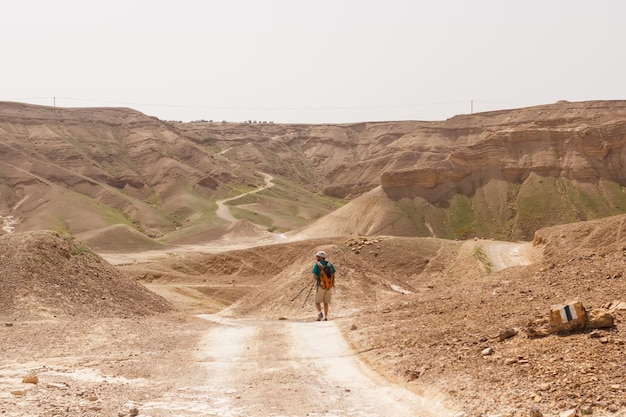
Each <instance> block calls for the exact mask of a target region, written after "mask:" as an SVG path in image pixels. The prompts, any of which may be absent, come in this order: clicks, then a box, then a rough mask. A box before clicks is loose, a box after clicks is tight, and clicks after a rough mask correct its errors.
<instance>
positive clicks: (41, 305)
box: [0, 101, 626, 417]
mask: <svg viewBox="0 0 626 417" xmlns="http://www.w3.org/2000/svg"><path fill="white" fill-rule="evenodd" d="M0 216H1V218H2V220H3V225H4V227H3V232H2V235H0V277H1V280H2V281H1V282H2V285H1V286H0V318H1V322H0V332H1V333H0V336H1V337H0V344H1V351H2V355H1V360H0V415H3V416H15V417H22V416H42V417H43V416H46V417H53V416H59V417H60V416H68V417H70V416H71V417H73V416H118V417H123V416H143V417H148V416H150V417H164V416H180V417H183V416H184V417H189V416H212V415H214V416H255V417H256V416H258V417H261V416H276V417H279V416H280V417H283V416H284V417H287V416H289V417H291V416H328V417H330V416H356V417H365V416H394V417H396V416H415V415H419V416H442V417H448V416H450V417H463V416H465V417H473V416H485V417H486V416H494V417H495V416H511V417H512V416H530V417H541V416H545V417H552V416H563V417H566V416H567V417H571V416H582V415H593V416H626V380H625V379H624V365H623V364H622V359H623V355H624V353H625V350H626V345H625V344H626V330H625V329H624V319H625V318H626V277H625V276H624V270H625V266H626V102H624V101H593V102H576V103H571V102H558V103H554V104H551V105H545V106H536V107H528V108H520V109H511V110H502V111H495V112H487V113H476V114H466V115H458V116H455V117H453V118H450V119H448V120H445V121H440V122H425V121H397V122H364V123H359V124H345V125H304V124H288V125H287V124H274V123H249V122H246V123H237V122H227V121H224V122H222V121H220V122H213V121H197V122H190V123H183V122H178V121H164V120H159V119H157V118H154V117H150V116H147V115H144V114H142V113H139V112H137V111H134V110H132V109H127V108H57V107H46V106H34V105H27V104H21V103H12V102H2V103H0ZM320 249H322V250H324V251H326V252H327V253H328V254H329V259H330V260H331V261H332V262H333V263H334V264H335V266H336V268H337V271H338V274H337V286H336V288H335V290H334V296H333V297H334V299H333V302H332V305H331V311H330V315H329V321H326V322H317V321H315V314H316V312H315V309H314V305H313V301H312V296H311V294H310V293H309V292H308V291H307V290H308V285H309V282H310V279H311V278H310V276H311V274H310V272H311V269H312V266H313V263H314V261H315V258H314V256H313V255H314V254H315V253H316V251H318V250H320ZM560 313H562V315H561V316H559V314H560Z"/></svg>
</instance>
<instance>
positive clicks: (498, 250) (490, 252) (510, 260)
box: [483, 241, 532, 271]
mask: <svg viewBox="0 0 626 417" xmlns="http://www.w3.org/2000/svg"><path fill="white" fill-rule="evenodd" d="M531 246H532V243H530V242H499V241H487V242H485V243H483V247H484V248H485V252H486V255H487V257H488V258H489V260H490V261H491V263H492V265H493V269H494V271H501V270H503V269H506V268H510V267H512V266H522V265H530V264H531V263H532V260H531V258H530V250H531Z"/></svg>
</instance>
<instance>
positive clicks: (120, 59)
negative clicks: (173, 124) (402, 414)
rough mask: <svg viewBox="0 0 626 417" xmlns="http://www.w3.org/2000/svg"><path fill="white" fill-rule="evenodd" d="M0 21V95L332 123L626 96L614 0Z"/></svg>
mask: <svg viewBox="0 0 626 417" xmlns="http://www.w3.org/2000/svg"><path fill="white" fill-rule="evenodd" d="M2 17H3V18H2V25H0V36H1V38H2V39H3V41H2V47H1V48H2V54H1V61H0V74H1V75H2V76H1V77H0V101H19V102H26V103H33V104H43V105H50V106H52V105H54V104H56V106H58V107H99V106H106V107H131V108H133V109H136V110H139V111H141V112H143V113H146V114H148V115H151V116H156V117H159V118H160V119H164V120H182V121H189V120H198V119H206V120H216V121H221V120H227V121H244V120H257V121H274V122H276V123H280V122H302V123H324V122H328V123H343V122H360V121H378V120H409V119H410V120H443V119H446V118H448V117H451V116H453V115H456V114H463V113H470V112H471V111H472V109H473V111H474V112H481V111H487V110H495V109H503V108H518V107H525V106H531V105H536V104H548V103H554V102H556V101H558V100H569V101H583V100H604V99H624V98H626V97H625V96H626V91H625V87H626V81H625V80H626V78H625V77H626V52H624V51H625V49H624V44H623V43H624V41H626V24H625V23H624V19H625V17H626V1H623V0H588V1H580V0H519V1H513V0H508V1H505V0H448V1H446V0H432V1H420V0H380V1H373V0H332V1H331V0H315V1H299V0H274V1H270V0H223V1H212V0H178V1H163V0H149V1H148V0H124V1H120V0H107V1H99V2H96V1H85V0H55V1H50V0H20V1H10V2H9V1H6V2H4V3H3V5H2ZM472 105H473V107H472Z"/></svg>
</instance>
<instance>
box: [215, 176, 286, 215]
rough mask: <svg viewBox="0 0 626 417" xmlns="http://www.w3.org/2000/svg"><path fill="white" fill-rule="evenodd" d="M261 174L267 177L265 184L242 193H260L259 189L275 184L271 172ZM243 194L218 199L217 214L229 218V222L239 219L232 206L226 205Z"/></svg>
mask: <svg viewBox="0 0 626 417" xmlns="http://www.w3.org/2000/svg"><path fill="white" fill-rule="evenodd" d="M261 174H262V175H263V177H265V185H263V186H262V187H259V188H257V189H255V190H252V191H249V192H247V193H245V194H242V195H247V194H254V193H258V192H259V191H263V190H266V189H268V188H270V187H273V186H274V183H272V180H273V179H274V177H272V176H271V175H269V174H265V173H263V172H262V173H261ZM242 195H238V196H235V197H231V198H226V199H224V200H218V201H216V203H217V211H216V213H215V214H217V215H218V217H221V218H222V219H224V220H227V221H229V222H234V221H237V219H236V218H235V217H234V216H233V215H232V214H231V212H230V207H228V206H227V205H226V203H227V202H229V201H232V200H236V199H238V198H241V196H242Z"/></svg>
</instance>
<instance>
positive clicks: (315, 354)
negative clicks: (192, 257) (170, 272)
mask: <svg viewBox="0 0 626 417" xmlns="http://www.w3.org/2000/svg"><path fill="white" fill-rule="evenodd" d="M201 317H203V318H206V319H208V320H211V321H214V322H216V323H217V324H218V327H216V328H215V329H214V330H212V331H211V332H210V333H209V334H208V335H207V337H206V339H205V341H204V343H203V346H202V347H201V349H200V352H199V365H200V366H201V367H204V369H205V374H206V379H205V380H203V381H198V382H201V384H200V385H198V386H196V387H189V388H188V389H186V390H185V393H186V395H187V396H188V398H187V405H186V407H187V408H186V411H185V412H186V414H185V413H182V412H183V411H184V407H185V404H184V403H179V404H178V405H174V404H172V400H170V401H164V402H162V403H152V404H144V405H143V406H142V411H150V410H152V411H153V412H155V413H157V414H148V415H151V416H152V415H154V416H160V415H161V414H158V412H164V411H165V404H166V403H169V404H168V406H169V407H170V411H171V409H172V408H173V409H176V410H178V413H179V414H177V416H192V415H219V416H221V417H239V416H246V417H251V416H255V417H300V416H302V417H304V416H324V417H331V416H334V417H344V416H345V417H384V416H394V417H409V416H410V417H413V416H422V417H435V416H437V417H446V416H453V415H455V414H454V413H452V412H450V411H448V410H446V409H445V408H444V407H443V406H442V404H441V402H440V401H438V400H437V399H432V398H425V397H420V396H417V395H416V394H414V393H412V392H411V391H408V390H406V389H404V388H402V387H400V386H396V385H393V384H390V383H389V382H388V381H384V380H383V379H382V378H381V377H380V376H378V375H376V374H375V373H374V372H372V371H371V370H369V369H368V368H367V367H366V366H365V365H364V364H363V363H362V362H361V361H360V360H359V359H358V358H357V357H356V356H355V355H354V353H353V352H352V351H351V349H350V348H349V346H348V345H347V343H346V341H345V340H344V339H343V337H342V335H341V333H340V331H339V329H338V328H337V326H336V325H335V324H334V323H333V322H332V321H329V322H319V323H318V322H293V321H264V320H254V319H223V318H220V317H219V316H213V315H204V316H201ZM194 392H195V393H196V394H195V395H196V398H198V401H190V400H191V399H192V397H193V396H194V395H190V394H193V393H194ZM202 408H203V409H202ZM159 409H160V410H159ZM194 412H200V413H204V414H191V413H194ZM163 415H166V414H163Z"/></svg>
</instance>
